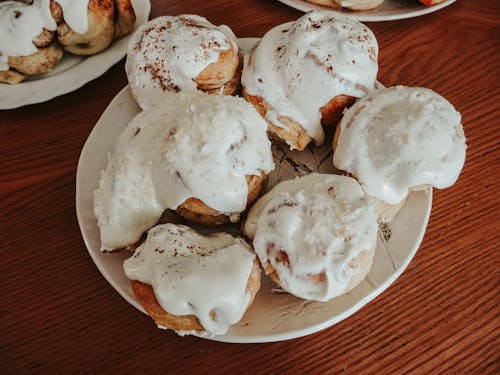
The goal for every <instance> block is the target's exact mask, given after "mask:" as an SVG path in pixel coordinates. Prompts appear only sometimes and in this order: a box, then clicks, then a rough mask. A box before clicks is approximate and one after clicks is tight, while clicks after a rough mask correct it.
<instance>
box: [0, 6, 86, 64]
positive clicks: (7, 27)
mask: <svg viewBox="0 0 500 375" xmlns="http://www.w3.org/2000/svg"><path fill="white" fill-rule="evenodd" d="M55 1H56V2H57V3H58V4H59V5H60V6H61V8H62V11H63V17H64V20H65V22H66V23H67V24H68V26H69V27H70V28H71V29H72V30H74V31H75V32H78V33H82V34H83V33H85V32H86V31H87V28H88V16H87V7H88V0H71V1H68V0H55ZM56 28H57V24H56V22H55V21H54V18H53V17H52V15H51V13H50V0H34V1H33V3H32V4H24V3H21V2H19V1H3V2H0V70H8V69H9V66H8V64H7V60H8V58H9V56H29V55H32V54H34V53H36V52H37V51H38V50H37V48H36V46H35V45H34V44H33V40H34V39H36V37H37V36H38V35H40V33H42V31H43V29H47V30H50V31H54V30H55V29H56Z"/></svg>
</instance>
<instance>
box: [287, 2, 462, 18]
mask: <svg viewBox="0 0 500 375" xmlns="http://www.w3.org/2000/svg"><path fill="white" fill-rule="evenodd" d="M278 1H280V2H282V3H283V4H286V5H289V6H291V7H292V8H295V9H298V10H301V11H303V12H309V11H311V10H332V11H334V12H338V13H341V14H342V15H344V16H346V17H349V18H353V19H355V20H358V21H364V22H378V21H393V20H402V19H405V18H412V17H418V16H423V15H424V14H428V13H432V12H435V11H437V10H439V9H442V8H444V7H446V6H448V5H451V4H453V3H454V2H455V1H456V0H447V1H445V2H442V3H440V4H437V5H433V6H430V7H427V6H425V5H424V4H422V3H421V2H419V1H418V0H384V2H383V3H382V4H381V5H380V6H378V7H377V8H375V9H373V10H367V11H361V12H355V11H351V10H349V9H345V8H343V9H332V8H328V7H325V6H321V5H315V4H311V3H309V2H307V1H305V0H278Z"/></svg>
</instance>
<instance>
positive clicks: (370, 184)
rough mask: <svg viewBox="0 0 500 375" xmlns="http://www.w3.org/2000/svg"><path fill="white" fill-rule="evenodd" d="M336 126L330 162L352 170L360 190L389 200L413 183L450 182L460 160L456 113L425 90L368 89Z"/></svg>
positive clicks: (462, 149) (440, 184)
mask: <svg viewBox="0 0 500 375" xmlns="http://www.w3.org/2000/svg"><path fill="white" fill-rule="evenodd" d="M340 127H341V128H340V137H339V140H338V144H337V147H336V149H335V153H334V156H333V163H334V165H335V167H336V168H338V169H341V170H344V171H347V172H349V173H350V174H352V175H354V176H355V177H356V178H357V179H358V181H359V182H360V184H361V185H362V187H363V189H364V190H365V192H366V194H368V195H369V196H372V197H375V198H377V199H379V200H382V201H384V202H386V203H388V204H391V205H395V204H398V203H400V202H401V201H402V200H403V199H404V198H405V197H406V195H407V194H408V191H409V189H411V188H414V187H417V186H425V185H431V186H434V187H436V188H441V189H442V188H446V187H449V186H451V185H453V184H454V183H455V181H456V180H457V178H458V176H459V174H460V171H461V170H462V167H463V165H464V161H465V152H466V144H465V135H464V131H463V127H462V124H461V116H460V114H459V113H458V112H457V111H456V110H455V108H454V107H453V105H451V104H450V103H449V102H448V101H447V100H446V99H445V98H443V97H442V96H440V95H438V94H436V93H435V92H434V91H432V90H430V89H426V88H419V87H413V88H412V87H403V86H397V87H391V88H387V89H382V90H377V91H374V92H373V93H371V94H370V95H368V96H366V97H364V98H363V99H361V100H360V101H358V102H357V103H356V104H355V105H354V106H352V107H351V108H350V109H349V110H348V111H347V112H346V113H345V115H344V117H343V119H342V122H341V123H340Z"/></svg>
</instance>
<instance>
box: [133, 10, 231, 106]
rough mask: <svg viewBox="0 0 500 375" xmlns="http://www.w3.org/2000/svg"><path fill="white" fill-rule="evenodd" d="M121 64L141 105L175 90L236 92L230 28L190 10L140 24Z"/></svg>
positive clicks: (153, 101)
mask: <svg viewBox="0 0 500 375" xmlns="http://www.w3.org/2000/svg"><path fill="white" fill-rule="evenodd" d="M125 69H126V72H127V77H128V81H129V84H130V87H131V90H132V93H133V95H134V97H135V98H136V100H137V102H138V103H139V105H140V106H141V107H142V108H147V107H151V106H155V105H161V103H162V101H163V100H164V98H165V96H168V94H170V93H175V92H184V93H189V92H193V91H196V90H202V91H207V92H210V93H219V92H223V93H225V94H235V93H236V92H237V91H238V89H239V55H238V46H237V45H236V42H235V37H234V34H233V33H232V31H231V30H230V29H229V28H228V27H226V26H215V25H212V24H211V23H210V22H208V21H207V20H206V19H205V18H203V17H200V16H195V15H180V16H175V17H174V16H163V17H158V18H155V19H153V20H151V21H149V22H148V23H146V24H144V25H143V26H142V27H140V28H139V29H138V30H137V31H136V33H135V34H134V36H133V38H132V40H131V43H130V45H129V51H128V53H127V63H126V66H125Z"/></svg>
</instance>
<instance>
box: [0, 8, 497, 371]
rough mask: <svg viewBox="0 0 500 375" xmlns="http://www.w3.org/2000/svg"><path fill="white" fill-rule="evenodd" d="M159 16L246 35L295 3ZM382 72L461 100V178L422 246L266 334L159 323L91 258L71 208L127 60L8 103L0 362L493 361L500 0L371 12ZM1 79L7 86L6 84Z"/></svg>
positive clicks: (318, 365)
mask: <svg viewBox="0 0 500 375" xmlns="http://www.w3.org/2000/svg"><path fill="white" fill-rule="evenodd" d="M152 3H153V11H152V16H153V17H156V16H159V15H164V14H180V13H197V14H200V15H203V16H206V17H207V18H209V19H210V20H211V21H212V22H214V23H219V24H220V23H225V24H227V25H229V26H230V27H231V28H232V29H233V30H234V31H235V33H236V34H237V35H238V36H240V37H251V36H262V35H263V34H264V33H265V32H266V31H267V30H268V29H270V28H271V27H273V26H275V25H277V24H279V23H282V22H285V21H290V20H294V19H296V18H297V17H298V16H300V15H301V13H300V12H298V11H296V10H293V9H291V8H289V7H287V6H285V5H283V4H281V3H279V2H278V1H276V0H245V1H241V0H203V1H200V0H183V1H160V0H153V1H152ZM369 26H370V27H371V28H372V30H373V31H374V32H375V34H376V36H377V38H378V40H379V44H380V59H379V61H380V74H379V79H380V81H381V82H383V83H384V84H386V85H395V84H405V85H415V86H426V87H430V88H432V89H434V90H435V91H437V92H439V93H440V94H442V95H444V96H445V97H446V98H448V99H449V100H450V101H451V102H452V103H453V104H454V105H455V106H456V107H457V108H458V110H459V111H460V112H461V113H462V115H463V123H464V127H465V132H466V135H467V138H468V153H467V160H466V164H465V168H464V170H463V172H462V175H461V176H460V179H459V180H458V182H457V184H456V185H455V186H453V187H452V188H450V189H447V190H443V191H435V195H434V207H433V211H432V216H431V220H430V223H429V227H428V229H427V233H426V235H425V238H424V241H423V243H422V246H421V248H420V250H419V251H418V253H417V255H416V257H415V258H414V260H413V261H412V262H411V264H410V266H409V267H408V269H407V270H406V271H405V272H404V273H403V275H402V276H401V277H400V278H399V279H398V280H397V281H396V282H395V283H394V285H392V286H391V287H390V288H389V289H388V290H387V291H386V292H385V293H383V294H382V295H381V296H380V297H379V298H377V299H376V300H374V301H373V302H371V303H369V304H368V305H367V306H366V307H365V308H363V309H362V310H361V311H360V312H359V313H357V314H355V315H354V316H352V317H351V318H349V319H346V320H345V321H343V322H341V323H339V324H337V325H335V326H333V327H331V328H329V329H327V330H324V331H322V332H319V333H316V334H314V335H310V336H307V337H304V338H301V339H296V340H292V341H285V342H278V343H272V344H258V345H257V344H255V345H243V344H223V343H216V342H211V341H206V340H202V339H198V338H193V337H184V338H180V337H177V336H176V335H175V334H174V333H171V332H165V331H161V330H158V329H157V328H156V327H155V326H154V324H153V323H152V322H151V321H150V319H149V318H147V317H146V316H144V315H143V314H141V313H139V312H138V311H137V310H135V309H134V308H133V307H131V306H130V305H129V304H128V303H127V302H125V301H124V300H123V299H122V298H121V297H120V296H119V295H118V294H117V293H116V292H115V291H114V290H113V288H112V287H111V286H110V285H109V284H108V283H107V282H106V281H105V280H104V278H103V277H102V276H101V275H100V273H99V272H98V270H97V268H96V267H95V265H94V263H93V262H92V260H91V259H90V257H89V255H88V253H87V250H86V249H85V245H84V243H83V240H82V238H81V235H80V231H79V229H78V224H77V220H76V215H75V172H76V166H77V162H78V157H79V154H80V151H81V149H82V147H83V144H84V142H85V140H86V138H87V136H88V134H89V133H90V131H91V130H92V127H93V126H94V124H95V123H96V121H97V120H98V118H99V116H100V115H101V113H102V112H103V111H104V109H105V108H106V106H107V105H108V103H109V102H110V101H111V99H112V98H113V97H114V95H116V94H117V93H118V91H119V90H120V89H121V88H122V87H123V86H125V85H126V77H125V74H124V64H123V61H122V62H120V63H119V64H117V65H116V66H114V67H113V68H111V69H110V70H109V71H108V72H107V73H106V74H104V75H103V76H102V77H100V78H98V79H96V80H95V81H92V82H90V83H88V84H86V85H85V86H84V87H82V88H81V89H79V90H77V91H75V92H73V93H70V94H67V95H64V96H61V97H58V98H55V99H53V100H51V101H49V102H46V103H42V104H37V105H31V106H27V107H24V108H20V109H15V110H9V111H2V112H1V113H0V212H1V214H0V225H1V226H0V228H1V229H0V231H1V237H0V238H1V240H0V241H1V246H0V253H1V261H0V372H1V373H14V372H23V373H25V372H27V371H30V370H31V371H36V372H47V373H54V372H59V371H62V372H67V373H81V372H92V373H101V372H120V373H121V372H145V373H146V372H161V373H170V372H172V373H181V372H184V373H198V372H202V373H212V372H224V373H235V372H242V371H244V372H252V373H273V372H285V373H302V372H307V373H310V372H330V373H337V372H345V373H407V372H415V373H425V374H430V373H442V372H446V373H499V372H500V363H499V342H498V341H499V340H498V339H499V309H498V302H499V300H498V295H499V283H498V266H499V258H498V251H499V247H500V246H499V245H500V244H499V236H498V229H499V220H498V216H499V212H498V207H499V203H500V202H499V198H500V195H499V194H498V191H497V189H498V179H499V177H500V176H499V174H498V168H499V166H500V164H499V162H500V153H499V147H498V146H499V144H498V139H499V136H500V134H499V130H498V123H499V122H500V116H499V113H500V111H499V104H498V103H500V90H499V88H498V87H499V83H500V82H499V77H500V2H498V1H491V0H476V1H470V0H459V1H457V2H456V3H455V4H453V5H451V6H449V7H447V8H445V9H443V10H441V11H438V12H436V13H433V14H430V15H427V16H423V17H419V18H415V19H409V20H402V21H394V22H382V23H371V24H369ZM0 90H1V88H0Z"/></svg>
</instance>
